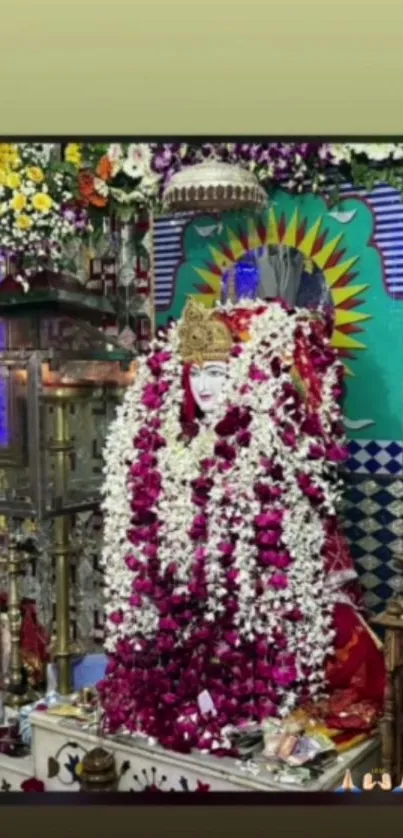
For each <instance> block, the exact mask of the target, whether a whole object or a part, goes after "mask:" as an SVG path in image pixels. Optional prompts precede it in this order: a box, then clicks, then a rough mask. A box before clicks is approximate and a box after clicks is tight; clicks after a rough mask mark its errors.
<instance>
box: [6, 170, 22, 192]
mask: <svg viewBox="0 0 403 838" xmlns="http://www.w3.org/2000/svg"><path fill="white" fill-rule="evenodd" d="M6 186H8V188H9V189H18V188H19V186H21V178H20V176H19V175H18V174H17V172H10V173H9V174H8V175H7V177H6Z"/></svg>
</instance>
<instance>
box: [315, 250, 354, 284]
mask: <svg viewBox="0 0 403 838" xmlns="http://www.w3.org/2000/svg"><path fill="white" fill-rule="evenodd" d="M358 259H359V256H352V257H351V259H346V260H345V261H344V262H340V263H339V264H338V265H335V266H334V268H325V270H324V271H323V273H324V274H325V277H326V282H327V284H328V285H329V287H330V288H332V286H333V285H335V284H336V282H338V280H339V279H341V277H342V276H345V275H346V274H348V272H349V271H350V270H351V268H352V267H353V265H355V264H356V263H357V262H358ZM315 261H316V256H315Z"/></svg>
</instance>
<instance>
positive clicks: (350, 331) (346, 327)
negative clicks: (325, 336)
mask: <svg viewBox="0 0 403 838" xmlns="http://www.w3.org/2000/svg"><path fill="white" fill-rule="evenodd" d="M337 331H338V332H342V333H343V335H358V334H359V332H363V331H364V330H363V329H362V328H361V326H358V325H357V324H356V323H343V325H342V326H338V327H337Z"/></svg>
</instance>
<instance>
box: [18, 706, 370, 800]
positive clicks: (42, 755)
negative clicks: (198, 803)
mask: <svg viewBox="0 0 403 838" xmlns="http://www.w3.org/2000/svg"><path fill="white" fill-rule="evenodd" d="M99 745H103V746H104V747H105V748H107V749H108V750H110V751H113V752H114V754H115V759H116V763H117V768H118V770H119V771H122V776H121V780H120V785H119V790H120V791H137V792H139V791H144V790H145V789H146V788H147V787H148V786H150V785H153V786H156V787H158V788H159V789H160V790H161V791H170V790H174V791H195V790H197V789H198V788H200V784H202V785H203V787H204V790H205V791H291V790H292V791H296V790H304V791H330V790H333V789H336V788H338V787H339V786H340V785H341V783H342V780H343V777H344V774H345V771H346V770H347V769H348V768H349V769H350V770H351V772H352V776H353V779H354V781H355V782H356V784H357V785H358V786H361V782H362V777H363V775H364V774H365V773H366V772H368V771H370V772H372V771H374V770H376V769H377V768H379V742H378V740H377V739H374V740H371V741H368V742H365V743H364V744H362V745H359V746H358V747H356V748H354V749H352V750H351V751H348V752H347V753H346V754H343V755H341V756H339V758H338V759H337V761H336V762H335V764H334V765H333V766H332V767H331V768H330V769H328V770H327V771H326V772H324V773H323V775H322V776H321V778H320V779H319V780H316V781H315V782H313V783H310V784H309V785H305V786H304V787H303V788H302V787H301V786H295V785H292V786H291V785H290V786H286V785H283V784H282V785H278V784H275V783H274V782H273V780H272V778H271V777H270V775H269V774H268V772H266V770H265V769H264V768H262V769H261V771H260V773H259V774H258V775H257V776H252V775H251V774H250V773H249V774H248V773H247V772H246V771H245V769H244V768H243V769H242V768H241V767H240V766H239V764H238V763H237V761H236V760H234V759H230V758H224V759H222V758H218V757H214V756H205V755H202V754H197V755H196V754H190V755H182V754H175V753H173V752H170V751H165V750H164V749H162V748H160V747H159V746H157V745H155V746H154V745H151V746H150V745H148V744H147V743H146V742H145V741H144V740H143V739H141V738H139V737H136V738H131V737H106V738H100V737H97V736H96V735H94V734H93V733H91V732H90V731H89V730H88V729H87V730H84V729H83V728H82V726H80V724H79V723H77V722H75V721H72V720H66V719H61V718H60V717H56V716H51V715H50V714H48V713H46V712H36V713H33V714H32V755H33V771H32V774H33V775H34V776H35V777H36V778H37V779H39V780H42V781H43V782H44V783H45V787H46V790H47V791H68V790H70V791H78V789H79V784H78V781H77V779H76V778H75V776H74V766H75V764H78V763H79V762H80V761H81V759H82V757H83V756H84V754H85V753H86V751H89V750H91V749H92V748H94V747H97V746H99ZM123 769H124V770H123ZM31 776H32V775H31Z"/></svg>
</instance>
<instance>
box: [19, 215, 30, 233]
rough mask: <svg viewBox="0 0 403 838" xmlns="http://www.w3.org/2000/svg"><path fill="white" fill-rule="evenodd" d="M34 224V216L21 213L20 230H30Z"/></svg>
mask: <svg viewBox="0 0 403 838" xmlns="http://www.w3.org/2000/svg"><path fill="white" fill-rule="evenodd" d="M32 224H33V221H32V218H30V217H29V215H25V214H24V213H21V215H19V216H18V218H17V227H19V228H20V230H29V228H30V227H32Z"/></svg>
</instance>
